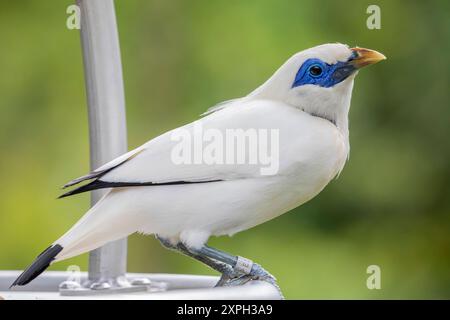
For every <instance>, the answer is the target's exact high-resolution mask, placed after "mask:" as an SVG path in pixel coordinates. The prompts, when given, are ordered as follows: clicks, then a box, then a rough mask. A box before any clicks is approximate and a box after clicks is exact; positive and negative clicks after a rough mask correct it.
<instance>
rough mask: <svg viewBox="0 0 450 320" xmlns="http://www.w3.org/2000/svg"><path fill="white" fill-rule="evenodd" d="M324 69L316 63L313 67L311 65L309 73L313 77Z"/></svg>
mask: <svg viewBox="0 0 450 320" xmlns="http://www.w3.org/2000/svg"><path fill="white" fill-rule="evenodd" d="M322 72H323V70H322V67H321V66H319V65H318V64H314V65H312V66H311V67H309V74H310V75H311V76H313V77H318V76H320V75H321V74H322Z"/></svg>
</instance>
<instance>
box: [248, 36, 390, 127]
mask: <svg viewBox="0 0 450 320" xmlns="http://www.w3.org/2000/svg"><path fill="white" fill-rule="evenodd" d="M384 59H386V57H385V56H384V55H382V54H381V53H379V52H377V51H374V50H369V49H364V48H349V47H348V46H346V45H343V44H340V43H335V44H324V45H320V46H317V47H313V48H310V49H307V50H304V51H301V52H299V53H297V54H295V55H294V56H292V57H291V58H290V59H289V60H288V61H286V63H285V64H283V65H282V66H281V67H280V68H279V69H278V70H277V71H276V72H275V74H274V75H273V76H272V77H271V78H270V79H269V80H267V82H266V83H264V84H263V85H262V86H261V87H259V88H258V89H256V90H255V91H254V92H253V93H251V94H250V96H253V97H256V98H264V99H274V100H281V101H283V102H285V103H287V104H290V105H292V106H294V107H297V108H300V109H302V110H304V111H305V112H308V113H310V114H312V115H315V116H319V117H322V118H325V119H328V120H330V121H331V122H333V123H335V124H336V125H337V126H338V127H345V128H342V129H344V130H346V127H347V115H348V110H349V107H350V99H351V93H352V88H353V80H354V78H355V76H356V74H357V73H358V70H359V69H360V68H362V67H365V66H367V65H370V64H374V63H377V62H378V61H381V60H384Z"/></svg>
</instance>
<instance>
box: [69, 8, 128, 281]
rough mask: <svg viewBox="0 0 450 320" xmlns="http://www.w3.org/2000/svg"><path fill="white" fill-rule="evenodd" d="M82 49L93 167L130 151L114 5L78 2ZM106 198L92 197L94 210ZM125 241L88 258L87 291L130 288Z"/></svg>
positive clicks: (96, 193) (108, 245)
mask: <svg viewBox="0 0 450 320" xmlns="http://www.w3.org/2000/svg"><path fill="white" fill-rule="evenodd" d="M77 4H78V6H79V7H80V18H81V45H82V50H83V62H84V74H85V80H86V93H87V102H88V108H89V135H90V154H91V168H92V169H95V168H98V167H99V166H101V165H102V164H104V163H106V162H108V161H109V160H112V159H113V158H115V157H117V156H119V155H121V154H123V153H125V152H126V151H127V135H126V120H125V99H124V90H123V80H122V66H121V62H120V47H119V37H118V32H117V24H116V16H115V11H114V2H113V0H78V1H77ZM103 194H104V191H95V192H93V194H92V199H91V204H92V205H93V204H94V203H95V202H96V201H98V200H99V199H100V197H101V196H102V195H103ZM126 263H127V240H126V239H122V240H118V241H114V242H111V243H108V244H106V245H105V246H103V247H101V248H99V249H96V250H94V251H92V252H91V253H90V256H89V286H90V288H91V289H108V288H111V287H120V286H127V285H128V283H127V281H126V279H125V273H126Z"/></svg>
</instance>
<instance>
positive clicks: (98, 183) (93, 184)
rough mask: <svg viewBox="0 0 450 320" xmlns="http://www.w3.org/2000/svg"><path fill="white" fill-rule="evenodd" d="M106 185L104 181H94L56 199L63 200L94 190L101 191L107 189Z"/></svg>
mask: <svg viewBox="0 0 450 320" xmlns="http://www.w3.org/2000/svg"><path fill="white" fill-rule="evenodd" d="M107 187H108V186H107V184H106V183H105V182H104V181H101V180H94V181H92V182H89V183H88V184H85V185H83V186H80V187H78V188H76V189H73V190H70V191H69V192H66V193H63V194H62V195H60V196H59V197H58V199H61V198H65V197H68V196H73V195H74V194H78V193H83V192H87V191H92V190H96V189H103V188H107Z"/></svg>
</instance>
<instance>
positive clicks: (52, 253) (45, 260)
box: [9, 244, 63, 289]
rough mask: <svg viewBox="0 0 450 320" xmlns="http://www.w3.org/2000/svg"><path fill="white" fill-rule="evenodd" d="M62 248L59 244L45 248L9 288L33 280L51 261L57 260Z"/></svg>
mask: <svg viewBox="0 0 450 320" xmlns="http://www.w3.org/2000/svg"><path fill="white" fill-rule="evenodd" d="M62 249H63V247H61V246H60V245H59V244H55V245H53V246H50V247H48V248H47V249H45V250H44V251H43V252H42V253H41V254H40V255H39V256H38V257H37V258H36V260H34V261H33V263H32V264H31V265H30V266H29V267H28V268H27V269H25V271H24V272H22V274H21V275H20V276H18V277H17V279H16V280H14V282H13V283H12V284H11V286H10V287H9V288H10V289H11V288H12V287H14V286H24V285H26V284H27V283H29V282H30V281H32V280H33V279H34V278H36V277H37V276H38V275H40V274H41V273H42V272H44V270H45V269H47V268H48V266H49V265H50V263H51V262H52V261H53V260H55V257H56V256H57V255H58V253H60V252H61V250H62Z"/></svg>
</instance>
